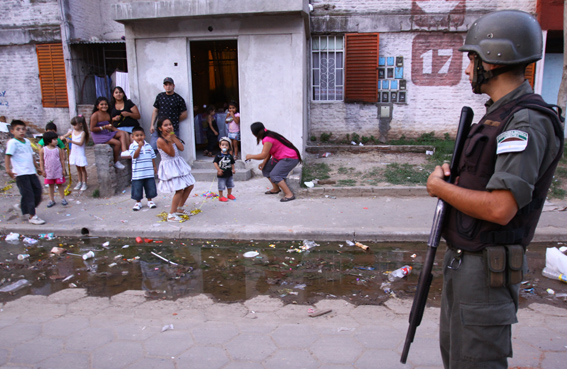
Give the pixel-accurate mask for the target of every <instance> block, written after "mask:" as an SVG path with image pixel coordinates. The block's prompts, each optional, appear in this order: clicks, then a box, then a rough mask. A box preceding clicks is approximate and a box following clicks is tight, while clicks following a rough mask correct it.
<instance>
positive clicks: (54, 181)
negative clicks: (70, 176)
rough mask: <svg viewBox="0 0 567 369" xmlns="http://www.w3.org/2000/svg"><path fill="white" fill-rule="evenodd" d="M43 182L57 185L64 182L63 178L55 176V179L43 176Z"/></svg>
mask: <svg viewBox="0 0 567 369" xmlns="http://www.w3.org/2000/svg"><path fill="white" fill-rule="evenodd" d="M43 183H44V184H58V185H60V184H63V183H65V178H57V179H47V178H45V179H44V180H43Z"/></svg>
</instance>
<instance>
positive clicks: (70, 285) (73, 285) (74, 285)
mask: <svg viewBox="0 0 567 369" xmlns="http://www.w3.org/2000/svg"><path fill="white" fill-rule="evenodd" d="M69 287H71V288H77V285H76V284H75V283H69Z"/></svg>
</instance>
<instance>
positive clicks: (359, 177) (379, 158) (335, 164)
mask: <svg viewBox="0 0 567 369" xmlns="http://www.w3.org/2000/svg"><path fill="white" fill-rule="evenodd" d="M320 156H321V155H320V154H317V155H315V154H310V155H308V156H307V157H306V158H305V159H306V160H305V163H306V164H307V165H308V166H310V165H318V164H326V165H328V166H329V168H330V172H329V176H330V178H329V180H330V181H334V182H335V183H330V184H324V183H326V182H325V181H324V182H323V184H321V185H325V186H327V185H330V186H344V185H347V186H391V185H392V184H391V183H388V182H387V181H386V180H385V178H384V176H383V174H384V171H385V169H386V168H387V166H388V164H392V163H398V164H410V165H414V166H415V169H416V170H418V171H419V170H425V169H426V166H427V165H428V164H429V162H428V160H427V156H426V155H425V154H424V153H383V152H375V153H368V152H363V153H351V152H339V153H337V154H331V155H330V156H327V157H320ZM305 163H304V165H306V164H305ZM354 182H356V183H355V184H353V183H354Z"/></svg>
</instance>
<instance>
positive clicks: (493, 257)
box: [447, 245, 524, 288]
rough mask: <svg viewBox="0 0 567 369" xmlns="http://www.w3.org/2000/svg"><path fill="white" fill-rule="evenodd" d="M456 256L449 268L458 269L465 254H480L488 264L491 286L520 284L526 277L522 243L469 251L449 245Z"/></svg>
mask: <svg viewBox="0 0 567 369" xmlns="http://www.w3.org/2000/svg"><path fill="white" fill-rule="evenodd" d="M449 248H450V249H451V250H452V251H453V252H454V253H456V256H454V257H453V259H452V260H451V261H450V262H449V265H448V266H447V267H448V268H449V269H453V270H458V269H459V267H460V266H461V262H462V257H463V255H471V256H478V257H482V258H483V259H484V262H485V264H486V271H487V273H488V275H487V282H488V285H489V286H490V287H493V288H497V287H504V286H508V285H512V284H518V283H520V282H521V281H522V279H523V278H524V248H523V247H522V245H504V246H488V247H485V248H484V249H483V250H482V251H478V252H469V251H465V250H462V249H458V248H456V247H452V246H451V245H449Z"/></svg>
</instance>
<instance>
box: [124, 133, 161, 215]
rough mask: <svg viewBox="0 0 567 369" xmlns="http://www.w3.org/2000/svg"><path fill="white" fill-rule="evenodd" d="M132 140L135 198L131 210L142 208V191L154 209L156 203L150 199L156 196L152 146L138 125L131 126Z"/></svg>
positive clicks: (133, 191) (133, 195) (133, 196)
mask: <svg viewBox="0 0 567 369" xmlns="http://www.w3.org/2000/svg"><path fill="white" fill-rule="evenodd" d="M132 140H133V141H134V142H132V143H131V144H130V156H131V157H132V199H133V200H136V203H135V204H134V207H133V208H132V210H134V211H138V210H140V209H141V208H142V203H141V201H142V199H143V198H144V191H146V198H147V199H148V207H149V208H150V209H155V208H156V204H155V203H154V202H153V201H152V199H154V198H155V197H156V196H157V189H156V181H155V179H154V177H155V175H156V174H157V172H158V171H157V168H156V160H155V159H156V153H155V151H154V149H153V148H152V146H151V145H150V144H149V143H147V142H146V134H145V132H144V129H143V128H142V127H140V126H137V127H134V128H132Z"/></svg>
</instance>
